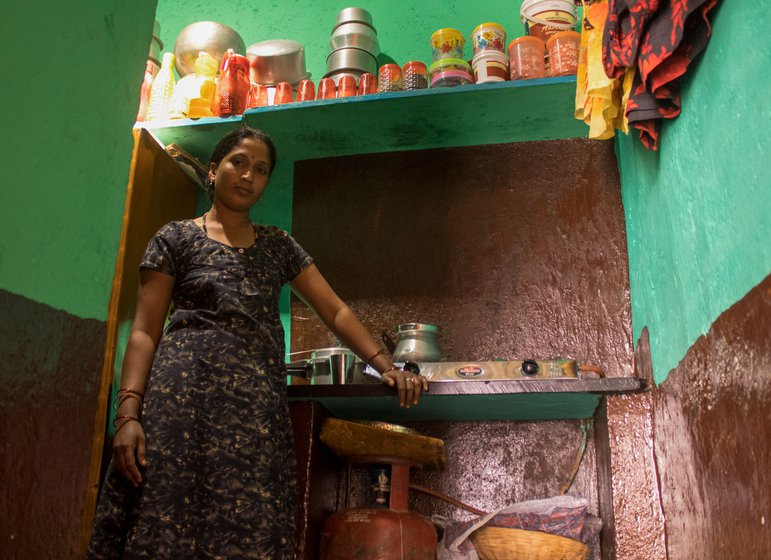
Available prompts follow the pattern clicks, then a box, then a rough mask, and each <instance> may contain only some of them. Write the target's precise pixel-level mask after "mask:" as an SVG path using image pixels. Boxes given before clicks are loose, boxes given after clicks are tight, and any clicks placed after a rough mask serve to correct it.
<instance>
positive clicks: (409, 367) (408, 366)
mask: <svg viewBox="0 0 771 560" xmlns="http://www.w3.org/2000/svg"><path fill="white" fill-rule="evenodd" d="M402 369H403V370H404V371H409V372H410V373H414V374H415V375H420V368H419V367H418V364H416V363H415V362H404V367H403V368H402Z"/></svg>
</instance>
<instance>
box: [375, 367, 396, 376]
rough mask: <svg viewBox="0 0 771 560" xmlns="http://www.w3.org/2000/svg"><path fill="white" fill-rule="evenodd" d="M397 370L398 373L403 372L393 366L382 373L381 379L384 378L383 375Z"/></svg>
mask: <svg viewBox="0 0 771 560" xmlns="http://www.w3.org/2000/svg"><path fill="white" fill-rule="evenodd" d="M395 370H396V371H400V370H401V368H398V367H396V366H391V367H390V368H388V369H385V370H383V371H381V372H380V375H381V377H382V376H383V375H385V374H386V373H388V372H389V371H395Z"/></svg>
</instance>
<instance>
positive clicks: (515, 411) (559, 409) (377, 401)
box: [287, 377, 644, 422]
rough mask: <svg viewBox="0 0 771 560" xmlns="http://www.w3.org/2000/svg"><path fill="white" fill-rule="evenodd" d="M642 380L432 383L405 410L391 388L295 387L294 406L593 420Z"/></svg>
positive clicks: (431, 416) (363, 414)
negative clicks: (611, 398) (604, 404)
mask: <svg viewBox="0 0 771 560" xmlns="http://www.w3.org/2000/svg"><path fill="white" fill-rule="evenodd" d="M643 388H644V382H643V380H641V379H638V378H636V377H611V378H591V379H539V380H532V379H516V380H505V381H452V382H446V381H444V382H442V381H437V382H429V391H428V393H425V394H423V395H421V399H420V403H419V404H418V406H415V407H411V408H409V409H401V408H399V401H398V398H397V396H396V391H395V390H394V389H393V388H391V387H388V386H386V385H382V384H378V383H365V384H356V385H290V386H289V387H288V391H287V394H288V397H289V399H290V401H291V400H313V401H318V402H319V403H321V404H322V405H323V406H324V407H325V408H326V409H327V410H328V411H329V412H330V413H331V414H332V415H334V416H337V417H339V418H345V419H360V420H383V421H387V422H418V421H432V420H450V421H458V420H566V419H581V418H590V417H592V416H593V415H594V412H595V411H596V410H597V406H598V405H599V403H600V400H601V399H602V397H603V396H604V395H609V394H619V393H627V392H636V391H640V390H642V389H643Z"/></svg>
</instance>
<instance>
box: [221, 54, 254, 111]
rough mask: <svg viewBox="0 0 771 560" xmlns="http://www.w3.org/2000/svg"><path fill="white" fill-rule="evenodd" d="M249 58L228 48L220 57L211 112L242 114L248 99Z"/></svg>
mask: <svg viewBox="0 0 771 560" xmlns="http://www.w3.org/2000/svg"><path fill="white" fill-rule="evenodd" d="M250 85H251V84H250V82H249V59H248V58H246V57H245V56H242V55H240V54H236V53H235V52H234V51H233V49H228V52H227V54H225V56H224V58H223V59H222V68H221V69H220V76H219V79H218V80H217V90H216V95H215V96H214V103H213V107H212V113H214V114H215V115H217V116H218V117H232V116H234V115H242V114H243V113H244V111H245V110H246V108H247V102H248V100H249V88H250Z"/></svg>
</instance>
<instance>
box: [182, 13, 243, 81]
mask: <svg viewBox="0 0 771 560" xmlns="http://www.w3.org/2000/svg"><path fill="white" fill-rule="evenodd" d="M228 49H233V50H234V51H235V52H236V53H237V54H243V52H244V49H245V46H244V40H243V39H242V38H241V36H240V35H239V34H238V33H237V32H236V31H235V30H234V29H232V28H230V27H228V26H227V25H225V24H223V23H219V22H216V21H197V22H195V23H191V24H190V25H188V26H187V27H185V28H184V29H183V30H182V31H180V32H179V35H177V40H176V42H175V43H174V57H175V59H176V68H177V74H179V77H180V78H181V77H183V76H186V75H188V74H192V73H193V72H195V61H196V59H197V58H198V54H199V53H200V52H201V51H205V52H207V53H209V54H210V55H211V56H212V57H213V58H215V59H216V60H217V64H218V65H220V66H222V59H223V57H224V56H225V53H226V52H228Z"/></svg>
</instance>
